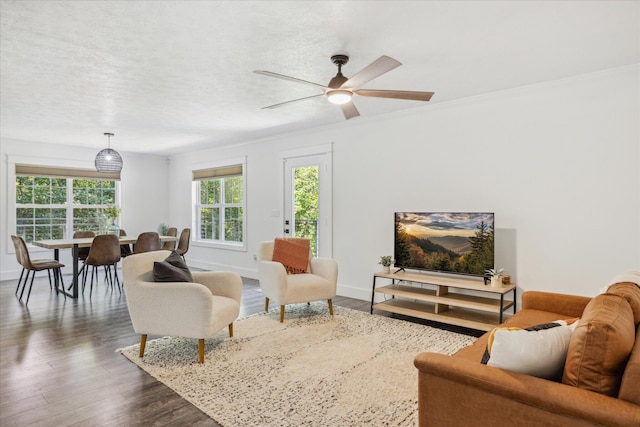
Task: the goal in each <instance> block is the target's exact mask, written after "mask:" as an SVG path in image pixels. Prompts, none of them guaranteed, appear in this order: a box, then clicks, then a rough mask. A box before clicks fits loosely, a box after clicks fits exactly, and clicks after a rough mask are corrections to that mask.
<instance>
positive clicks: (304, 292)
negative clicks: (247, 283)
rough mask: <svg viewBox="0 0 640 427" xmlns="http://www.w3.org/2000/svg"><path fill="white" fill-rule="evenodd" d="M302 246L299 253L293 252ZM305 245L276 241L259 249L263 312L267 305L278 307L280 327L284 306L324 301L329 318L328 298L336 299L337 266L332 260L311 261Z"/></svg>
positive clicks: (330, 307) (265, 243)
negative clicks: (270, 303) (273, 303)
mask: <svg viewBox="0 0 640 427" xmlns="http://www.w3.org/2000/svg"><path fill="white" fill-rule="evenodd" d="M304 242H306V244H304V245H303V246H302V249H301V248H300V247H298V248H296V245H297V244H299V243H304ZM308 242H309V241H308V240H305V239H279V238H276V239H275V240H274V241H267V242H262V243H260V245H259V248H258V278H259V279H260V289H262V293H263V294H264V296H265V306H264V309H265V311H268V310H269V302H270V301H273V302H275V303H276V304H279V305H280V323H282V322H284V312H285V306H286V305H287V304H297V303H302V302H310V301H318V300H327V304H328V306H329V313H330V314H331V315H332V316H333V304H332V298H334V297H335V296H336V287H337V283H338V264H337V262H336V261H335V260H333V259H329V258H315V257H312V254H311V251H310V250H309V243H308ZM296 258H297V259H296ZM296 264H297V265H296ZM288 273H289V274H288Z"/></svg>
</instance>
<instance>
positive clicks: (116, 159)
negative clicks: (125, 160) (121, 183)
mask: <svg viewBox="0 0 640 427" xmlns="http://www.w3.org/2000/svg"><path fill="white" fill-rule="evenodd" d="M105 135H106V136H107V138H108V142H107V144H108V145H107V147H108V148H105V149H104V150H102V151H100V152H99V153H98V155H97V156H96V170H97V171H98V172H120V171H121V170H122V157H120V153H118V152H117V151H116V150H112V149H111V137H112V136H113V134H112V133H108V132H105Z"/></svg>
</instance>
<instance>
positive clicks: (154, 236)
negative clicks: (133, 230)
mask: <svg viewBox="0 0 640 427" xmlns="http://www.w3.org/2000/svg"><path fill="white" fill-rule="evenodd" d="M161 248H162V245H161V244H160V235H159V234H158V233H156V232H155V231H147V232H144V233H140V235H139V236H138V238H137V239H136V243H135V244H134V245H133V253H134V254H140V253H143V252H151V251H159V250H160V249H161Z"/></svg>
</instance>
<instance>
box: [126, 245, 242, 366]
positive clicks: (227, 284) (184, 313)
mask: <svg viewBox="0 0 640 427" xmlns="http://www.w3.org/2000/svg"><path fill="white" fill-rule="evenodd" d="M170 255H172V252H169V251H163V250H160V251H152V252H144V253H140V254H134V255H130V256H128V257H126V258H125V259H124V260H123V261H122V275H123V282H124V291H125V295H126V298H127V306H128V308H129V315H130V316H131V323H132V324H133V329H134V331H135V332H136V333H137V334H140V357H143V356H144V349H145V344H146V341H147V335H150V334H151V335H160V336H165V335H168V336H179V337H186V338H197V339H198V353H199V354H198V361H199V362H200V363H204V343H205V339H207V338H211V337H212V336H214V335H215V334H217V333H218V332H219V331H220V330H222V329H224V328H225V327H228V328H229V336H233V322H234V321H235V320H236V319H237V317H238V314H240V298H241V296H242V279H241V278H240V276H239V275H238V274H236V273H233V272H228V271H193V272H189V274H190V275H191V278H192V279H193V281H192V282H188V281H180V282H178V281H175V282H166V281H163V282H161V283H160V282H156V281H154V263H156V262H157V263H166V262H169V260H168V259H167V258H168V257H169V256H170ZM173 256H175V258H177V259H178V260H179V261H181V262H182V259H181V258H180V257H179V256H178V255H175V254H174V255H173ZM174 262H175V259H172V260H171V263H172V265H173V263H174ZM182 267H183V268H186V264H183V265H182ZM187 271H188V268H187Z"/></svg>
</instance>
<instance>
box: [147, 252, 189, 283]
mask: <svg viewBox="0 0 640 427" xmlns="http://www.w3.org/2000/svg"><path fill="white" fill-rule="evenodd" d="M153 280H154V281H155V282H193V277H192V276H191V271H190V270H189V267H188V266H187V264H186V263H185V262H184V260H183V259H182V257H181V256H180V255H179V254H178V253H177V252H176V251H172V252H171V255H169V256H168V257H167V258H165V259H164V260H163V261H154V263H153Z"/></svg>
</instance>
